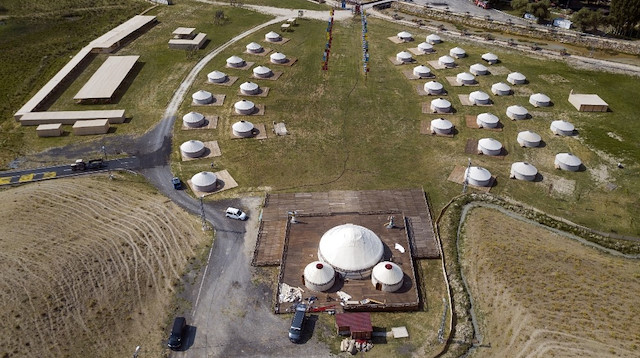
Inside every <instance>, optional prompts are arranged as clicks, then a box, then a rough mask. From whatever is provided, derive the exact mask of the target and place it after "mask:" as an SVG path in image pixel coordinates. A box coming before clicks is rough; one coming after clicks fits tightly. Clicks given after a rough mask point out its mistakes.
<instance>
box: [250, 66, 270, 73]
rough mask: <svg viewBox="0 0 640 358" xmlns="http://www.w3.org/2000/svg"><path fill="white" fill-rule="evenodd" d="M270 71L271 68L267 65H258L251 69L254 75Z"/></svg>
mask: <svg viewBox="0 0 640 358" xmlns="http://www.w3.org/2000/svg"><path fill="white" fill-rule="evenodd" d="M270 72H271V69H270V68H269V67H267V66H258V67H256V68H254V69H253V73H254V74H256V75H266V74H268V73H270Z"/></svg>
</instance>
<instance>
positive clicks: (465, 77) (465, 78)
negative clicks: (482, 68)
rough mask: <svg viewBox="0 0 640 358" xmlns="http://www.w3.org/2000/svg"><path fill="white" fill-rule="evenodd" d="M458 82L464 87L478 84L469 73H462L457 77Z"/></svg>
mask: <svg viewBox="0 0 640 358" xmlns="http://www.w3.org/2000/svg"><path fill="white" fill-rule="evenodd" d="M456 81H457V82H458V83H461V84H463V85H472V84H474V83H476V78H475V77H473V75H472V74H470V73H469V72H461V73H458V74H457V75H456Z"/></svg>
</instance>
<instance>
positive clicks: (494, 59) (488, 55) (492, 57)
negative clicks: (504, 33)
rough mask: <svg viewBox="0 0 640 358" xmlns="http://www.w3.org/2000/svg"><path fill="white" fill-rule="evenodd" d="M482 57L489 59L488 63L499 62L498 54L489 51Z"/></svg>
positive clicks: (485, 59)
mask: <svg viewBox="0 0 640 358" xmlns="http://www.w3.org/2000/svg"><path fill="white" fill-rule="evenodd" d="M482 59H483V60H484V61H487V63H488V64H490V65H493V64H496V63H498V56H496V55H494V54H492V53H491V52H487V53H485V54H483V55H482Z"/></svg>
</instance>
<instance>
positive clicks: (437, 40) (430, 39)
mask: <svg viewBox="0 0 640 358" xmlns="http://www.w3.org/2000/svg"><path fill="white" fill-rule="evenodd" d="M426 40H427V42H428V43H430V44H432V45H433V44H439V43H441V42H442V39H441V38H440V36H438V35H436V34H431V35H428V36H427V38H426Z"/></svg>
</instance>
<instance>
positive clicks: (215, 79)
mask: <svg viewBox="0 0 640 358" xmlns="http://www.w3.org/2000/svg"><path fill="white" fill-rule="evenodd" d="M207 80H208V81H209V82H210V83H224V82H225V81H226V80H227V74H226V73H224V72H220V71H213V72H209V74H207Z"/></svg>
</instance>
